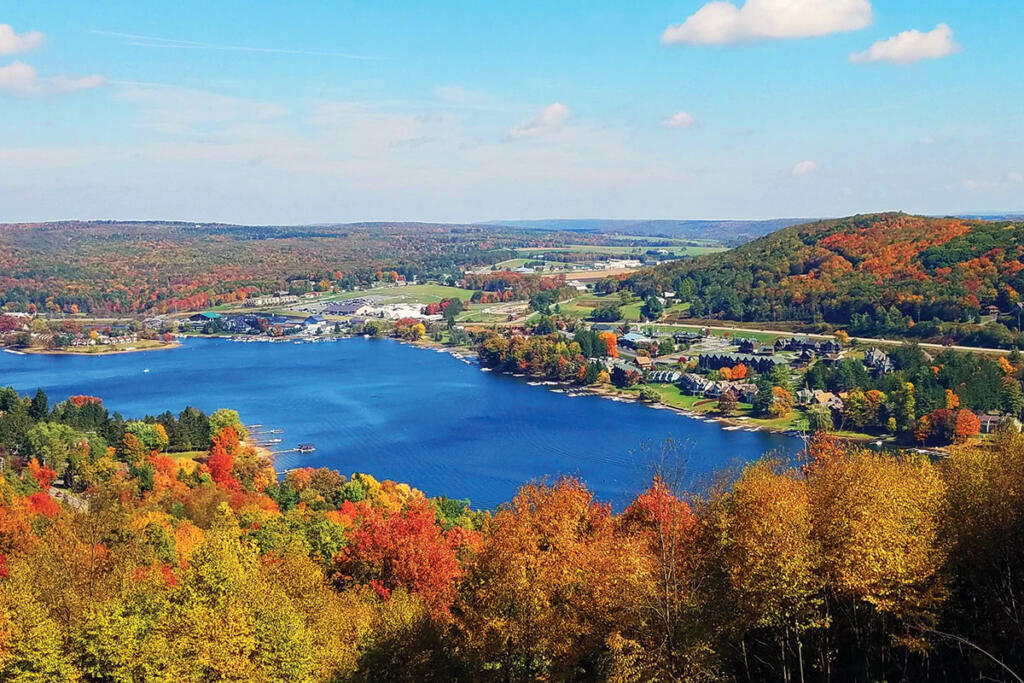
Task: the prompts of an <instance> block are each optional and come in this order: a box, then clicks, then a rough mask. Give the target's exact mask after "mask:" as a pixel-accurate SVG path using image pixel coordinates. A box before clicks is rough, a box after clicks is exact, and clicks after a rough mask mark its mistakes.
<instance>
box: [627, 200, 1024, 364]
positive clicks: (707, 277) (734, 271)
mask: <svg viewBox="0 0 1024 683" xmlns="http://www.w3.org/2000/svg"><path fill="white" fill-rule="evenodd" d="M1022 258H1024V222H1010V221H982V220H970V219H963V218H929V217H924V216H912V215H907V214H902V213H886V214H872V215H859V216H853V217H849V218H841V219H835V220H824V221H818V222H814V223H806V224H803V225H795V226H791V227H787V228H783V229H782V230H778V231H777V232H774V233H772V234H770V235H767V236H765V237H762V238H760V239H757V240H754V241H752V242H749V243H747V244H744V245H742V246H740V247H738V248H736V249H733V250H732V251H729V252H724V253H719V254H711V255H708V256H703V257H700V258H697V259H692V260H686V261H677V262H673V263H668V264H664V265H662V266H658V267H656V268H655V269H653V270H652V271H649V272H648V273H645V274H642V275H637V276H634V278H633V279H632V282H631V284H630V286H632V287H633V288H634V289H637V288H638V287H643V286H644V284H643V283H644V282H645V280H646V279H647V278H649V277H650V276H651V275H653V278H654V280H655V281H656V283H657V285H658V286H660V287H662V288H668V289H675V290H676V291H678V292H679V294H680V296H682V297H685V298H688V299H690V300H692V301H693V309H692V310H693V314H694V315H695V316H697V317H704V316H707V317H718V318H722V319H728V320H737V321H783V320H795V321H804V322H822V323H830V324H832V325H834V326H842V327H846V328H847V329H848V330H849V331H850V332H852V333H855V334H899V335H906V336H917V337H921V338H940V337H943V336H947V337H950V338H952V339H963V338H964V337H966V336H969V335H972V334H978V333H979V329H978V325H977V323H980V322H982V320H983V316H984V315H991V314H993V313H994V312H995V310H994V309H992V308H990V307H993V306H994V307H998V309H999V310H1000V311H1001V315H1000V317H999V320H1000V322H1002V323H1005V324H1007V325H1009V326H1011V327H1018V319H1017V315H1018V311H1019V310H1020V309H1019V308H1018V306H1017V303H1018V301H1019V299H1020V297H1019V294H1018V292H1020V291H1022V289H1024V261H1022ZM987 320H990V319H987ZM984 334H990V335H996V336H997V337H1000V338H999V339H992V340H988V341H989V342H991V343H995V342H998V345H1006V344H1008V343H1014V342H1013V341H1011V340H1010V339H1009V338H1007V337H1006V335H1007V334H1009V335H1011V337H1015V336H1016V335H1015V334H1013V333H1011V332H1010V330H1007V329H1006V328H1005V327H1004V326H1003V325H986V326H985V332H984Z"/></svg>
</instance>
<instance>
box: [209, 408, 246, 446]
mask: <svg viewBox="0 0 1024 683" xmlns="http://www.w3.org/2000/svg"><path fill="white" fill-rule="evenodd" d="M225 427H234V428H235V431H236V432H237V433H238V438H239V439H241V440H242V441H244V440H245V439H247V438H248V437H249V432H248V431H246V429H245V426H243V425H242V418H240V417H239V416H238V411H237V410H230V409H228V408H221V409H219V410H215V411H213V413H212V414H211V415H210V438H211V439H212V438H213V437H214V436H216V435H217V434H218V433H220V430H222V429H224V428H225Z"/></svg>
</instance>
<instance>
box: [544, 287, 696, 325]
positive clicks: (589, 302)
mask: <svg viewBox="0 0 1024 683" xmlns="http://www.w3.org/2000/svg"><path fill="white" fill-rule="evenodd" d="M608 304H615V305H618V306H619V310H620V311H621V312H622V318H621V320H623V321H628V322H639V321H640V309H641V308H643V305H644V302H643V301H633V302H630V303H628V304H625V305H621V304H620V300H619V297H618V296H617V295H614V294H610V295H607V296H598V295H595V294H584V295H582V296H578V297H576V298H575V299H573V300H571V301H569V302H567V303H564V304H561V305H560V307H559V312H560V313H561V314H562V315H567V316H572V317H574V318H586V317H588V316H590V314H591V313H593V312H594V309H595V308H600V307H601V306H605V305H608ZM689 308H690V304H689V302H687V303H680V304H673V305H671V306H668V307H666V308H665V315H671V314H673V313H675V314H678V313H684V312H686V311H687V310H688V309H689Z"/></svg>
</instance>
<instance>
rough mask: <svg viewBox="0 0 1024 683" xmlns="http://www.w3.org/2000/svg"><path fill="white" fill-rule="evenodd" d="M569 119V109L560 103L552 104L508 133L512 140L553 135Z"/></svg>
mask: <svg viewBox="0 0 1024 683" xmlns="http://www.w3.org/2000/svg"><path fill="white" fill-rule="evenodd" d="M568 118H569V107H567V106H565V105H564V104H562V103H561V102H553V103H551V104H549V105H548V106H546V107H544V109H543V110H542V111H541V112H540V114H538V115H537V116H536V117H534V118H532V119H530V120H529V121H523V122H522V123H520V124H519V125H517V126H514V127H513V128H512V130H510V131H509V132H508V134H509V137H512V138H535V137H540V136H542V135H547V134H549V133H554V132H556V131H558V129H560V128H561V127H562V124H564V123H565V121H566V119H568Z"/></svg>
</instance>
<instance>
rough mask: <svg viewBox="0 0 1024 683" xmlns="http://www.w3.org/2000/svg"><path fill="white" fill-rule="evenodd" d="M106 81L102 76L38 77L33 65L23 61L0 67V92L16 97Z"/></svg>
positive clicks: (76, 88) (75, 88)
mask: <svg viewBox="0 0 1024 683" xmlns="http://www.w3.org/2000/svg"><path fill="white" fill-rule="evenodd" d="M106 82H107V81H106V79H105V78H103V76H96V75H93V76H81V77H78V78H72V77H70V76H52V77H50V78H40V77H39V72H38V71H36V69H35V67H33V66H31V65H29V64H25V63H24V62H19V61H15V62H12V63H11V64H9V65H7V66H3V67H0V92H3V93H7V94H9V95H15V96H17V97H34V96H41V95H59V94H60V93H66V92H75V91H76V90H88V89H89V88H97V87H99V86H101V85H103V84H105V83H106Z"/></svg>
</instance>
